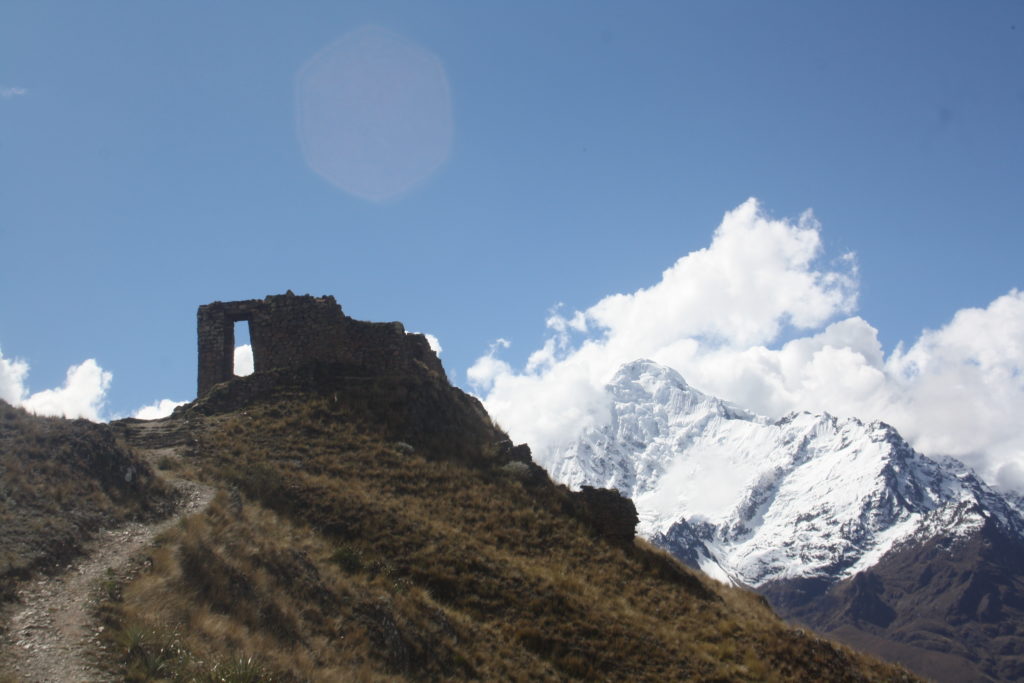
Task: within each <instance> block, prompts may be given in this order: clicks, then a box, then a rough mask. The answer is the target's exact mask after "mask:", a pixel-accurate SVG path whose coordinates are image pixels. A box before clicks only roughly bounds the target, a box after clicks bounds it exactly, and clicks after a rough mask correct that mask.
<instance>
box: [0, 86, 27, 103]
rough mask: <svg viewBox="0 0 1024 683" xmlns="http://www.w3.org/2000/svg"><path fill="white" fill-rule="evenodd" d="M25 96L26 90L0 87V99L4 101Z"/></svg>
mask: <svg viewBox="0 0 1024 683" xmlns="http://www.w3.org/2000/svg"><path fill="white" fill-rule="evenodd" d="M27 94H28V90H26V89H25V88H13V87H9V88H5V87H0V97H2V98H3V99H5V100H7V99H10V98H12V97H19V96H21V95H27Z"/></svg>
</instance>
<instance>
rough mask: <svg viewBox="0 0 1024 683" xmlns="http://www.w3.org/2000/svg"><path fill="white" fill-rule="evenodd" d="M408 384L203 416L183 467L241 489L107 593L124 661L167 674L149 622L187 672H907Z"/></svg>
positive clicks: (503, 676) (383, 676) (849, 676)
mask: <svg viewBox="0 0 1024 683" xmlns="http://www.w3.org/2000/svg"><path fill="white" fill-rule="evenodd" d="M414 389H415V387H412V388H411V389H410V388H408V387H407V391H406V393H405V398H404V399H402V398H396V397H394V396H391V397H389V398H387V399H382V398H380V397H374V396H373V395H369V398H367V395H366V394H359V395H357V396H356V397H355V398H352V397H350V396H347V395H345V394H344V393H343V392H342V394H341V396H340V397H339V394H338V393H334V394H333V395H320V396H312V395H311V396H305V397H297V398H290V399H288V400H279V401H276V402H275V401H266V402H263V403H260V404H252V405H247V406H246V407H245V409H244V410H242V411H236V412H233V413H228V414H220V415H215V416H210V417H206V418H200V417H198V416H196V415H193V416H192V425H193V429H194V436H195V437H196V438H197V439H198V445H197V447H196V449H195V453H196V455H195V456H194V458H193V461H192V462H191V463H190V467H194V468H196V471H197V472H199V473H200V474H201V476H203V477H205V478H207V479H208V480H209V481H211V482H215V483H218V484H220V485H221V486H223V487H224V488H225V489H226V490H234V491H235V493H234V494H233V495H232V494H227V493H222V494H221V495H219V496H218V498H217V499H216V500H215V502H214V504H213V505H212V506H211V508H210V510H209V511H208V512H207V513H205V514H203V515H201V516H197V517H193V518H191V519H189V520H187V521H186V522H185V523H183V524H182V525H180V526H179V527H178V528H176V529H174V530H172V531H171V532H169V533H168V534H167V535H166V536H165V537H164V538H163V539H162V540H161V545H160V547H159V549H157V550H155V551H154V552H153V554H152V557H151V567H150V568H149V570H148V571H146V572H144V573H143V574H142V575H140V576H139V577H138V578H137V579H136V580H135V581H134V582H132V583H131V584H130V585H127V586H125V587H124V590H123V592H122V595H123V597H122V599H121V600H120V601H113V602H110V603H108V604H107V605H106V606H105V608H104V609H105V612H106V615H107V619H108V623H109V625H110V626H111V628H110V629H109V631H108V632H109V633H111V636H110V640H111V650H112V651H113V652H115V653H116V657H117V658H118V661H119V662H120V665H121V666H122V667H123V668H122V671H123V673H125V675H126V676H127V677H128V678H129V679H132V678H134V679H138V680H144V679H145V678H146V677H147V676H155V675H156V674H151V673H149V674H147V673H146V672H147V671H148V669H146V666H148V665H149V664H151V662H149V661H148V660H147V659H146V657H149V659H150V660H152V659H154V656H152V653H150V654H149V655H146V656H143V655H145V654H146V648H136V650H135V651H134V654H133V651H132V650H131V648H126V647H124V645H123V642H122V643H121V644H120V645H118V644H117V641H118V639H119V638H120V639H121V640H122V641H123V640H124V638H125V636H124V634H125V633H152V634H158V635H154V636H152V637H151V638H150V640H151V641H152V642H153V643H163V644H164V645H163V646H162V647H164V650H165V651H166V652H167V653H168V657H167V658H168V660H170V663H168V664H166V667H165V670H162V671H161V672H158V673H159V675H161V676H165V677H169V678H177V679H181V680H202V679H203V677H204V676H206V677H209V676H210V675H211V673H210V672H211V671H216V670H220V671H225V670H226V669H225V668H224V667H225V666H227V664H230V663H231V662H238V661H241V660H244V661H246V662H249V663H250V664H251V665H252V667H254V670H256V671H257V678H258V677H263V678H264V679H273V680H284V681H286V680H324V681H328V680H390V679H394V678H400V679H406V678H415V679H479V680H538V679H539V680H566V679H615V680H627V679H628V680H684V679H701V680H711V679H716V680H898V679H900V678H909V677H908V676H907V674H905V672H903V671H902V670H900V669H897V668H894V667H891V666H888V665H884V664H881V663H878V662H875V661H873V660H870V659H868V658H866V657H863V656H861V655H858V654H855V653H852V652H850V651H848V650H845V649H843V648H840V647H837V646H834V645H832V644H831V643H828V642H825V641H822V640H820V639H818V638H816V637H814V636H813V635H810V634H805V633H803V632H802V631H798V630H795V629H792V628H790V627H788V626H787V625H785V624H783V623H782V622H780V621H779V620H778V619H777V618H776V617H775V616H774V615H773V614H772V612H771V611H770V610H769V609H768V608H767V607H766V605H765V603H764V601H763V600H762V599H760V598H759V597H757V596H755V595H753V594H751V593H748V592H746V591H741V590H737V589H732V588H726V587H724V586H721V585H720V584H717V583H715V582H713V581H710V580H708V579H706V578H704V577H700V576H697V575H696V574H694V573H693V572H691V571H689V570H688V569H686V568H684V567H682V566H681V565H679V564H678V563H676V562H675V561H674V560H672V559H671V558H669V557H668V556H666V555H665V554H664V553H662V552H661V551H658V550H655V549H653V548H652V547H650V546H649V545H648V544H646V543H644V542H642V541H638V542H636V543H635V544H634V545H632V546H629V547H617V546H615V545H611V544H609V543H607V542H605V541H603V540H601V539H600V538H598V537H597V536H596V535H595V533H594V532H593V531H592V529H591V528H590V527H589V526H588V525H587V524H586V522H585V520H580V519H579V518H578V516H576V515H574V514H570V513H571V505H570V504H569V494H568V492H567V491H566V490H565V489H564V488H561V487H556V486H554V485H552V484H551V483H550V482H548V481H546V480H544V481H536V480H531V479H530V478H528V477H522V476H520V474H521V473H518V472H517V468H515V467H508V466H507V463H506V462H504V461H502V458H501V455H500V454H501V452H502V450H501V449H500V448H498V447H497V446H496V445H495V443H494V442H495V440H496V439H498V438H500V437H501V436H502V435H501V434H500V432H498V431H497V430H495V429H494V428H493V427H492V426H491V425H490V424H487V425H485V426H482V427H479V428H477V429H475V430H464V431H461V432H460V431H458V430H450V429H449V430H447V431H446V430H445V429H444V425H440V426H439V427H438V428H437V429H434V427H433V426H430V425H426V423H425V422H423V417H424V416H423V415H421V414H420V412H421V408H418V407H413V408H409V407H408V406H406V405H405V404H403V400H404V401H413V402H415V401H416V400H417V398H416V397H417V394H416V392H415V391H414ZM432 400H433V399H432ZM375 401H376V402H377V403H378V404H381V403H382V404H384V405H385V406H390V408H388V409H387V410H384V412H383V413H382V412H381V408H380V405H376V406H374V405H373V404H374V402H375ZM368 406H369V407H368ZM455 413H457V411H450V412H449V413H447V414H441V415H439V417H438V419H439V420H442V421H443V420H445V419H449V418H450V417H451V415H453V414H455ZM409 416H413V417H412V418H410V417H409ZM456 417H458V416H457V415H456ZM459 419H462V418H461V417H460V418H459ZM410 420H414V421H415V423H416V427H415V429H412V428H410V427H409V426H408V422H409V421H410ZM424 425H426V426H424ZM417 437H420V438H417ZM399 438H402V439H403V440H401V441H400V440H399ZM406 440H407V441H408V443H405V441H406ZM409 443H411V444H412V447H410V446H409ZM239 492H240V493H239ZM167 643H172V644H173V647H170V646H167V645H166V644H167ZM148 647H149V650H151V651H153V652H159V651H160V647H158V646H157V645H150V646H148ZM171 655H173V656H171ZM156 658H157V659H159V658H158V657H156ZM226 663H227V664H226ZM171 668H173V671H172V670H171ZM232 680H242V679H239V678H235V679H232Z"/></svg>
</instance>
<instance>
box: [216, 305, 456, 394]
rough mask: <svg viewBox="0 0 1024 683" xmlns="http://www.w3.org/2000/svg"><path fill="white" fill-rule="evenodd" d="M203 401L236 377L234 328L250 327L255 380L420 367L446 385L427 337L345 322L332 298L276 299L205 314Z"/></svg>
mask: <svg viewBox="0 0 1024 683" xmlns="http://www.w3.org/2000/svg"><path fill="white" fill-rule="evenodd" d="M197 318H198V321H197V322H198V334H199V388H198V392H197V398H202V397H204V396H206V395H207V394H208V393H209V392H210V389H212V388H213V387H214V386H215V385H217V384H219V383H221V382H226V381H228V380H230V379H231V378H232V377H234V376H235V375H234V351H235V323H236V322H241V321H245V322H248V323H249V337H250V343H251V344H252V356H253V371H254V373H255V374H259V373H263V372H267V371H270V370H279V369H284V368H298V367H301V366H303V365H306V364H309V363H313V362H321V363H339V364H344V365H349V366H353V367H356V368H359V369H360V370H362V371H364V372H366V373H368V374H391V373H404V372H409V371H412V370H414V368H415V367H417V366H418V367H420V368H424V367H425V369H427V370H432V371H435V372H437V373H438V374H439V375H440V376H441V377H444V370H443V369H442V367H441V361H440V360H439V359H438V357H437V355H436V354H435V353H434V352H433V350H431V348H430V345H429V344H428V343H427V339H426V337H424V336H423V335H421V334H407V333H406V331H405V328H404V327H403V326H402V323H399V322H393V323H371V322H364V321H361V320H354V319H352V318H349V317H348V316H346V315H345V314H344V313H343V312H342V310H341V306H340V305H338V302H337V301H335V300H334V297H333V296H319V297H314V296H309V295H302V296H297V295H295V294H292V293H291V291H289V292H288V293H287V294H279V295H271V296H268V297H266V298H264V299H249V300H247V301H215V302H213V303H210V304H206V305H205V306H200V307H199V311H198V314H197Z"/></svg>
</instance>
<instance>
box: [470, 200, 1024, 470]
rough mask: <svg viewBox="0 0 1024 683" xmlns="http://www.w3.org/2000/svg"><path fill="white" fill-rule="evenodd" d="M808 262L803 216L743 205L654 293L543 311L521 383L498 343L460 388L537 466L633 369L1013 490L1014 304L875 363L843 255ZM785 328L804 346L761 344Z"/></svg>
mask: <svg viewBox="0 0 1024 683" xmlns="http://www.w3.org/2000/svg"><path fill="white" fill-rule="evenodd" d="M821 250H822V247H821V238H820V226H819V225H818V224H817V222H816V221H815V220H814V219H813V217H812V216H811V215H810V214H809V213H808V214H805V215H804V216H802V217H801V218H800V219H799V220H798V221H796V222H792V221H786V220H772V219H769V218H767V217H766V216H765V215H764V214H763V212H762V211H761V210H760V208H759V206H758V204H757V202H756V201H755V200H753V199H751V200H748V201H747V202H745V203H744V204H742V205H741V206H739V207H738V208H737V209H735V210H733V211H730V212H728V213H726V214H725V217H724V218H723V220H722V224H721V225H720V226H719V227H718V229H717V230H716V231H715V234H714V237H713V239H712V242H711V245H710V246H709V247H707V248H705V249H701V250H699V251H696V252H693V253H691V254H688V255H686V256H684V257H682V258H680V259H679V260H678V261H676V263H675V264H674V265H672V266H671V267H670V268H669V269H667V270H666V271H665V272H664V273H663V274H662V277H661V280H660V281H659V282H658V283H656V284H654V285H652V286H651V287H648V288H644V289H640V290H638V291H636V292H633V293H628V294H615V295H611V296H608V297H605V298H604V299H602V300H600V301H598V302H597V303H596V304H595V305H593V306H591V307H590V308H589V309H587V310H586V311H582V312H580V311H576V312H574V313H573V314H572V315H571V316H563V315H561V314H560V313H558V312H557V311H556V312H554V313H552V314H550V316H549V318H548V321H547V325H548V327H549V329H550V330H551V335H550V337H549V338H548V339H547V340H546V342H545V343H544V344H543V345H542V346H541V348H539V349H537V350H536V351H534V352H533V353H532V354H531V355H530V356H529V359H528V361H527V364H526V366H525V368H524V369H523V370H522V371H516V370H514V369H513V368H512V367H511V366H510V365H509V364H508V363H507V362H505V361H503V360H501V359H500V358H498V353H499V351H500V347H502V346H507V345H508V343H507V342H504V340H502V341H503V343H502V344H499V345H494V346H492V348H491V349H490V351H489V352H488V353H487V354H486V355H484V356H483V357H481V358H480V359H478V360H477V362H476V363H475V364H474V365H473V366H472V367H471V368H470V369H469V372H468V376H469V379H470V382H471V384H472V385H473V386H474V387H475V388H476V389H477V390H478V391H480V392H482V393H483V394H484V395H485V403H486V405H487V408H488V410H489V411H490V412H491V414H492V415H494V416H495V418H496V419H497V420H498V421H499V422H500V423H501V424H502V425H504V426H505V427H506V428H507V429H509V430H510V432H511V434H512V436H513V438H515V439H516V440H520V441H527V442H529V443H530V444H531V446H532V447H533V449H534V452H535V454H536V455H537V458H538V460H539V461H541V462H542V463H543V462H544V459H545V455H546V453H548V452H550V449H551V448H552V447H553V446H555V445H556V444H557V443H558V442H559V441H562V440H564V439H566V438H571V437H572V435H574V434H575V433H577V431H578V430H579V429H580V428H581V427H583V426H586V425H588V424H600V423H601V422H602V421H604V420H606V419H607V414H608V413H607V405H606V403H605V402H606V400H607V399H606V398H605V397H604V395H603V393H602V391H601V388H602V387H603V385H604V383H605V382H607V381H608V379H609V378H610V377H611V375H612V374H614V372H615V370H616V369H617V368H618V367H619V366H620V365H621V364H622V363H624V362H627V361H630V360H635V359H637V358H645V357H646V358H651V359H653V360H655V361H658V362H661V363H664V364H666V365H669V366H671V367H674V368H675V369H677V370H679V371H680V372H681V373H682V374H683V376H684V377H686V378H687V380H688V381H689V382H690V383H692V384H693V385H694V386H696V387H698V388H699V389H701V390H703V391H706V392H708V393H711V394H714V395H717V396H720V397H722V398H725V399H728V400H731V401H734V402H736V403H738V404H740V405H742V406H744V407H747V408H749V409H752V410H755V411H757V412H760V413H762V414H766V415H769V416H773V417H778V416H781V415H783V414H785V413H786V412H789V411H791V410H813V411H822V410H826V411H828V412H831V413H833V414H837V415H855V416H858V417H861V418H863V419H884V420H886V421H887V422H890V423H891V424H893V425H894V426H896V427H897V428H898V429H899V430H900V431H901V432H902V433H903V434H904V435H905V436H906V437H907V438H909V439H910V440H911V442H912V443H913V444H914V445H915V447H917V448H918V449H920V450H922V451H923V452H925V453H931V454H936V455H938V454H949V455H955V456H958V457H960V458H962V459H964V460H965V461H966V462H968V464H970V465H972V466H973V467H975V468H976V469H977V470H978V471H979V473H980V474H982V476H984V477H986V478H987V479H988V480H989V481H990V482H992V483H995V484H997V485H1000V486H1002V487H1011V488H1016V489H1018V490H1021V489H1024V434H1022V433H1021V430H1020V428H1019V424H1020V422H1019V416H1020V415H1021V414H1022V413H1024V294H1022V293H1020V292H1018V291H1016V290H1014V291H1012V292H1010V293H1009V294H1007V295H1005V296H1002V297H1000V298H998V299H996V300H995V301H993V302H992V303H991V304H990V305H989V306H988V307H987V308H985V309H969V310H964V311H960V312H959V313H957V314H956V315H955V316H954V318H953V320H952V321H951V322H950V323H949V324H948V325H946V326H945V327H943V328H942V329H940V330H936V331H926V332H924V333H923V334H922V335H921V337H920V339H919V340H918V341H917V342H916V343H915V344H914V345H913V346H911V347H910V348H909V349H906V350H904V349H902V348H898V349H897V350H896V351H894V352H893V353H892V354H891V355H890V356H889V358H886V357H885V354H884V352H883V350H882V347H881V344H880V343H879V341H878V334H877V330H876V329H875V328H874V327H872V326H871V325H870V324H869V323H868V322H866V321H865V320H863V319H861V318H859V317H843V316H847V315H849V314H850V313H852V311H853V310H854V308H855V305H856V295H857V285H858V283H857V270H856V264H855V261H854V259H853V256H852V255H849V254H847V255H844V256H843V257H842V258H841V259H839V260H838V262H837V263H836V264H835V265H834V266H832V267H831V268H826V267H822V266H821V265H819V264H818V261H819V260H820V257H821ZM837 319H838V320H837ZM833 321H835V322H833ZM830 323H831V324H830ZM787 327H789V328H790V329H794V328H795V329H802V330H806V331H807V332H808V334H807V335H805V336H802V337H797V338H795V339H792V340H791V341H788V342H786V343H784V344H781V345H778V346H775V347H773V346H772V342H773V341H776V340H777V338H778V337H779V335H780V332H781V331H783V330H784V329H786V328H787Z"/></svg>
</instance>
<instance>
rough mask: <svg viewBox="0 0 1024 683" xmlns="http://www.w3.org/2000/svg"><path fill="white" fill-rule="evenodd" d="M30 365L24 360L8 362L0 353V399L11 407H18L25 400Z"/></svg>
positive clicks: (0, 352) (1, 352)
mask: <svg viewBox="0 0 1024 683" xmlns="http://www.w3.org/2000/svg"><path fill="white" fill-rule="evenodd" d="M27 376H28V363H26V362H25V361H22V360H17V359H14V360H8V359H7V358H4V354H3V351H0V399H3V400H5V401H7V402H8V403H10V404H11V405H18V404H20V403H21V400H22V399H23V398H25V393H26V390H25V378H26V377H27Z"/></svg>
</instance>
